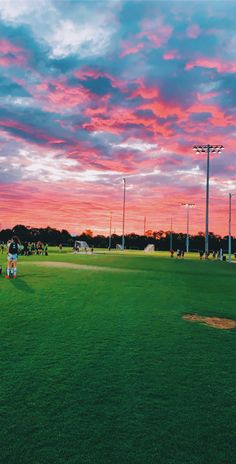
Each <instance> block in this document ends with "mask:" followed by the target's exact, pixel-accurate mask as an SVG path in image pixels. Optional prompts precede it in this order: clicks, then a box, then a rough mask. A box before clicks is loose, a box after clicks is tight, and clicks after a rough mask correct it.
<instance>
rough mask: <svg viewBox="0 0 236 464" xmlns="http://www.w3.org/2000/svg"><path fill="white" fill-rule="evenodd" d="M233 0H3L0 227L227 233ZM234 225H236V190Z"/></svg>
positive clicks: (234, 95)
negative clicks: (198, 149) (201, 149)
mask: <svg viewBox="0 0 236 464" xmlns="http://www.w3.org/2000/svg"><path fill="white" fill-rule="evenodd" d="M235 24H236V2H234V1H218V0H205V1H200V0H199V1H168V0H165V1H160V0H159V1H158V0H155V1H150V0H149V1H145V0H142V1H135V0H134V1H127V0H126V1H125V0H104V1H102V0H100V1H95V0H94V1H90V0H87V1H85V0H84V1H76V0H67V1H66V0H37V1H36V0H35V1H34V0H0V67H1V74H0V195H1V203H0V205H1V214H0V229H1V228H6V227H12V226H14V225H15V224H25V225H27V226H37V227H40V226H41V227H46V226H47V225H49V226H51V227H57V228H59V229H62V228H66V229H67V230H69V232H71V233H80V232H82V231H83V230H85V229H88V228H89V229H92V230H93V231H94V233H96V234H97V233H104V234H108V233H109V219H110V212H111V211H112V215H113V225H112V231H113V232H114V231H115V232H116V233H117V234H120V233H121V232H122V198H123V192H122V189H123V178H124V177H125V178H126V182H127V203H126V205H127V209H126V232H127V233H128V232H137V233H143V225H144V217H145V216H146V228H147V229H155V230H159V229H164V230H167V229H170V222H171V217H172V218H173V229H174V230H177V231H183V232H184V231H185V230H186V210H185V209H184V208H183V207H181V206H180V203H182V202H185V203H186V202H189V203H195V204H196V207H195V208H194V209H192V210H191V212H190V232H191V233H195V232H198V231H204V227H205V225H204V224H205V182H206V156H204V155H201V156H199V155H197V154H196V153H195V152H193V150H192V147H193V145H194V144H201V143H202V144H207V143H209V144H223V145H224V147H225V149H224V152H223V153H222V154H221V155H216V156H214V157H213V156H212V158H211V163H210V172H211V181H210V226H209V230H210V231H214V232H215V233H220V234H227V230H228V229H227V227H228V225H227V222H228V194H229V192H232V193H234V192H235V193H236V182H235V180H236V178H235V176H236V32H235ZM234 203H235V206H234V207H233V216H235V219H234V220H233V234H236V197H235V201H234Z"/></svg>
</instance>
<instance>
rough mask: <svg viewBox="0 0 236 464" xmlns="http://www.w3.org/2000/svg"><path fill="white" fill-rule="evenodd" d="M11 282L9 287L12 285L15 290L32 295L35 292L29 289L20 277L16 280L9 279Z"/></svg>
mask: <svg viewBox="0 0 236 464" xmlns="http://www.w3.org/2000/svg"><path fill="white" fill-rule="evenodd" d="M9 280H10V282H11V285H13V286H14V287H15V288H16V289H17V290H21V291H22V292H27V293H34V292H35V290H33V288H31V287H30V286H29V285H28V284H27V283H26V282H25V280H23V279H21V278H20V277H17V279H9Z"/></svg>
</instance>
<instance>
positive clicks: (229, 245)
mask: <svg viewBox="0 0 236 464" xmlns="http://www.w3.org/2000/svg"><path fill="white" fill-rule="evenodd" d="M235 195H236V193H229V244H228V255H229V263H231V254H232V237H231V218H232V197H234V196H235Z"/></svg>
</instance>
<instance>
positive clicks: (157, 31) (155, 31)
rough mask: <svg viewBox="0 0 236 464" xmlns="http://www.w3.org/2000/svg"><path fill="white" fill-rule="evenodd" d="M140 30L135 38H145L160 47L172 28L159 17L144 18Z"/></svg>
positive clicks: (167, 38)
mask: <svg viewBox="0 0 236 464" xmlns="http://www.w3.org/2000/svg"><path fill="white" fill-rule="evenodd" d="M141 29H142V30H141V32H140V33H139V34H137V38H147V39H148V40H149V41H150V42H151V43H152V44H153V45H155V47H158V48H160V47H161V46H162V45H164V44H165V43H166V42H167V41H168V40H169V38H170V37H171V35H172V32H173V28H172V27H171V26H170V25H168V24H165V22H164V18H163V17H161V16H160V17H159V18H157V19H155V20H149V19H145V20H144V21H143V22H142V25H141Z"/></svg>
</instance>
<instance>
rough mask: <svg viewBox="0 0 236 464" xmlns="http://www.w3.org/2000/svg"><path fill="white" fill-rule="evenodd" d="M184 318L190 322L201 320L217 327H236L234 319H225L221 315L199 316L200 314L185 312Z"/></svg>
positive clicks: (226, 328)
mask: <svg viewBox="0 0 236 464" xmlns="http://www.w3.org/2000/svg"><path fill="white" fill-rule="evenodd" d="M183 319H184V320H185V321H190V322H201V323H203V324H207V325H210V326H211V327H214V328H215V329H225V330H228V329H234V328H235V327H236V321H234V320H232V319H223V318H221V317H205V316H198V314H184V316H183Z"/></svg>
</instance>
